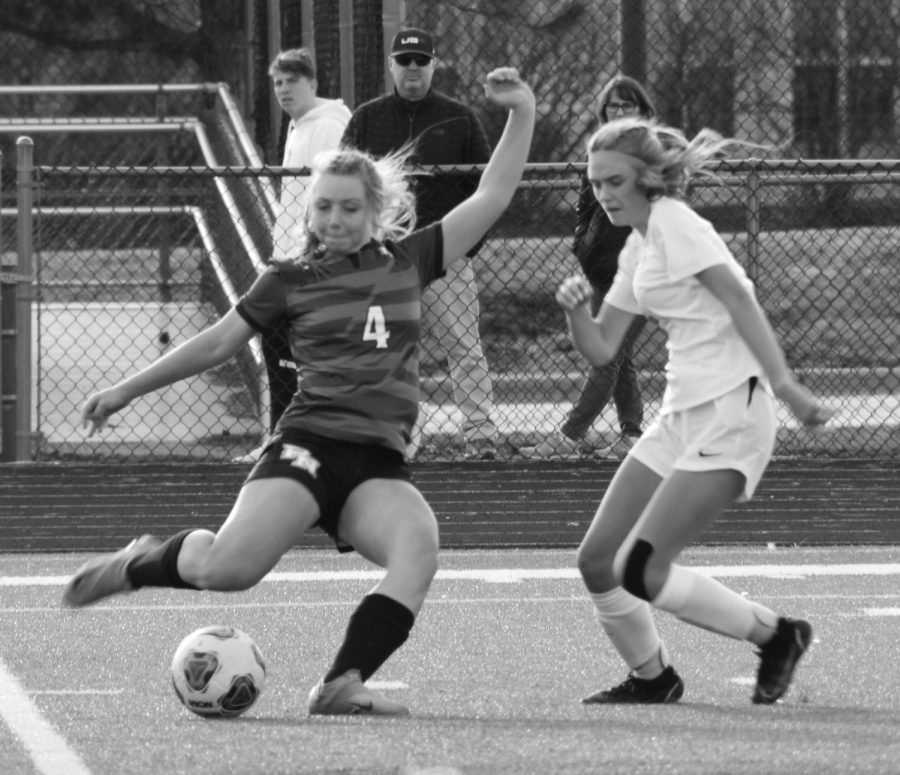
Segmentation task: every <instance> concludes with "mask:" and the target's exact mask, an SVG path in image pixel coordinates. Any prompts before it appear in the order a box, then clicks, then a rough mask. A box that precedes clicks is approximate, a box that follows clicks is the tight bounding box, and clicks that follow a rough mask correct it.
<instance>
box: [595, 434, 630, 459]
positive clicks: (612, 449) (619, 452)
mask: <svg viewBox="0 0 900 775" xmlns="http://www.w3.org/2000/svg"><path fill="white" fill-rule="evenodd" d="M637 440H638V437H637V436H622V437H620V438H618V439H616V440H615V441H614V442H613V443H612V444H610V445H609V446H608V447H603V448H602V449H598V450H597V451H596V452H595V453H594V455H595V457H598V458H601V459H604V460H624V459H625V456H626V455H628V453H629V452H630V451H631V448H632V447H633V446H634V445H635V443H636V442H637Z"/></svg>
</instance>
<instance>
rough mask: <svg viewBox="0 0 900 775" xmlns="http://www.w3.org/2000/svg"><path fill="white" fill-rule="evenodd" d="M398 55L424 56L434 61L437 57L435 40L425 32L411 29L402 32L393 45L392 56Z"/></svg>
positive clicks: (395, 38) (396, 36) (397, 35)
mask: <svg viewBox="0 0 900 775" xmlns="http://www.w3.org/2000/svg"><path fill="white" fill-rule="evenodd" d="M398 54H422V55H423V56H427V57H430V58H432V59H434V57H435V56H437V55H436V54H435V53H434V38H432V37H431V35H429V34H428V33H427V32H425V30H420V29H416V28H415V27H411V28H409V29H407V30H400V32H398V33H397V34H396V35H394V40H393V42H392V43H391V56H392V57H393V56H397V55H398Z"/></svg>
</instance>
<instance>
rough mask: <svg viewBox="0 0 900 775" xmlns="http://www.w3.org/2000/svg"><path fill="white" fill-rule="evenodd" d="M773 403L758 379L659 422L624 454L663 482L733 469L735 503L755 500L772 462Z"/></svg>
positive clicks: (773, 439) (774, 422)
mask: <svg viewBox="0 0 900 775" xmlns="http://www.w3.org/2000/svg"><path fill="white" fill-rule="evenodd" d="M777 430H778V422H777V419H776V416H775V399H774V398H773V397H772V396H771V395H770V394H769V393H768V392H766V390H765V389H764V388H763V383H761V382H760V381H759V380H757V379H756V378H753V379H751V380H750V381H749V382H745V383H743V384H742V385H740V386H739V387H736V388H735V389H734V390H732V391H731V392H729V393H726V394H725V395H722V396H719V397H718V398H714V399H713V400H712V401H707V402H706V403H704V404H700V405H698V406H692V407H691V408H690V409H685V410H683V411H680V412H673V413H672V414H667V415H664V416H661V417H659V418H658V419H657V420H656V421H655V422H654V423H652V424H651V425H650V427H649V428H647V430H646V431H645V432H644V434H643V435H642V436H641V438H640V439H639V440H638V441H637V443H636V444H635V445H634V447H632V448H631V451H630V452H629V453H628V454H629V456H630V457H633V458H635V459H637V460H639V461H640V462H641V463H643V464H644V465H645V466H647V467H648V468H650V469H651V470H653V471H654V472H655V473H657V474H659V475H660V476H661V477H663V478H665V477H667V476H668V475H669V474H671V473H672V471H674V470H679V471H719V470H722V469H725V468H730V469H734V470H736V471H739V472H740V473H742V474H743V475H744V479H745V483H744V491H743V492H742V493H741V495H739V496H738V500H739V501H746V500H749V499H750V498H751V497H753V492H754V490H756V486H757V485H758V484H759V480H760V479H761V478H762V475H763V471H765V469H766V465H768V462H769V459H770V458H771V457H772V450H773V449H774V447H775V433H776V431H777Z"/></svg>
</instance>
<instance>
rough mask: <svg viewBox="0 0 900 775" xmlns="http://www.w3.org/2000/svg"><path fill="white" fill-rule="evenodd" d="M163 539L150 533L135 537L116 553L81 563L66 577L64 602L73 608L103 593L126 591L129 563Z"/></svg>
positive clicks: (105, 595) (101, 596)
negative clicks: (72, 573) (70, 575)
mask: <svg viewBox="0 0 900 775" xmlns="http://www.w3.org/2000/svg"><path fill="white" fill-rule="evenodd" d="M161 543H162V541H160V540H159V539H158V538H156V537H155V536H151V535H143V536H141V537H140V538H135V539H134V540H133V541H132V542H131V543H130V544H128V546H126V547H125V548H124V549H119V551H118V552H116V553H115V554H105V555H103V556H102V557H95V558H94V559H93V560H88V561H87V562H86V563H85V564H84V565H82V566H81V567H80V568H79V569H78V570H77V571H75V573H74V575H73V576H72V577H71V578H70V579H69V581H68V583H67V584H66V586H65V589H64V590H63V604H64V605H67V606H69V607H72V608H80V607H81V606H85V605H89V604H91V603H94V602H96V601H97V600H100V599H102V598H104V597H109V596H110V595H116V594H119V593H120V592H128V591H130V590H131V589H132V586H131V582H130V581H129V580H128V566H129V564H130V563H131V562H132V561H133V560H135V559H137V558H138V557H140V556H142V555H143V554H146V553H147V552H148V551H150V550H151V549H155V548H156V547H157V546H159V545H160V544H161Z"/></svg>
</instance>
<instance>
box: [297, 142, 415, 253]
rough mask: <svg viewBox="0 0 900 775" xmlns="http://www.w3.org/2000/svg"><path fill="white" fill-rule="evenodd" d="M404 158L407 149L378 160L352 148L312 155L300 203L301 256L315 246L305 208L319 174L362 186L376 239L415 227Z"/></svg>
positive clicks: (393, 236) (403, 233) (397, 235)
mask: <svg viewBox="0 0 900 775" xmlns="http://www.w3.org/2000/svg"><path fill="white" fill-rule="evenodd" d="M408 156H409V149H407V148H404V149H401V150H400V151H395V152H393V153H390V154H387V155H386V156H383V157H381V158H378V159H376V158H374V157H373V156H372V155H370V154H368V153H366V152H364V151H360V150H357V149H355V148H338V149H336V150H331V151H322V152H321V153H318V154H316V156H315V158H314V159H313V161H312V164H311V165H310V169H311V170H312V176H311V177H310V181H309V185H308V186H307V187H306V192H305V201H304V203H303V224H304V234H303V237H304V249H303V256H304V257H308V256H309V255H310V253H311V252H313V251H314V250H315V248H316V244H317V239H316V236H315V234H313V232H312V230H311V229H310V226H309V205H310V197H311V195H312V191H313V190H314V189H315V185H316V181H317V180H318V179H319V178H320V177H321V176H322V175H347V176H350V177H355V178H357V179H358V180H359V181H360V182H361V183H362V185H363V192H364V195H365V198H366V203H367V204H368V206H369V207H370V209H371V210H372V213H373V226H374V234H373V236H374V237H375V238H376V239H378V240H396V239H399V238H401V237H404V236H406V235H407V234H409V233H411V232H412V231H413V230H414V229H415V228H416V197H415V194H413V192H412V189H411V187H410V184H409V179H408V176H407V174H406V172H405V170H404V166H405V164H406V161H407V158H408Z"/></svg>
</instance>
